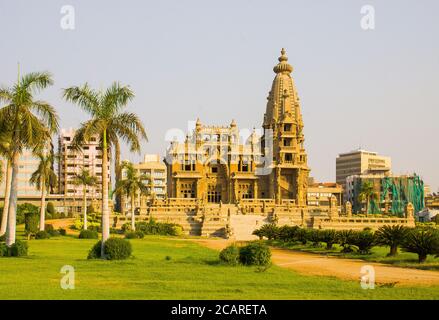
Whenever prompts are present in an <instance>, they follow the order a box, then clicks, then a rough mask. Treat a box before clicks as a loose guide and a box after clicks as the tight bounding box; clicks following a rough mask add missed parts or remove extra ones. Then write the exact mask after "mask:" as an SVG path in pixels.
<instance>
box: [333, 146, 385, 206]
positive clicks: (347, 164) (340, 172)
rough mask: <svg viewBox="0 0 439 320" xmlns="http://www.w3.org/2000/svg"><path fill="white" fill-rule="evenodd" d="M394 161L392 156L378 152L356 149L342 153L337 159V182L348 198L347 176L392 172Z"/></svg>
mask: <svg viewBox="0 0 439 320" xmlns="http://www.w3.org/2000/svg"><path fill="white" fill-rule="evenodd" d="M391 168H392V162H391V159H390V157H386V156H380V155H378V154H377V153H376V152H371V151H366V150H361V149H359V150H355V151H351V152H348V153H341V154H339V156H338V157H337V159H336V160H335V176H336V182H337V183H338V184H340V185H341V186H342V187H343V190H345V192H344V199H346V178H347V177H349V176H352V175H361V174H381V175H383V174H384V175H386V174H390V171H391Z"/></svg>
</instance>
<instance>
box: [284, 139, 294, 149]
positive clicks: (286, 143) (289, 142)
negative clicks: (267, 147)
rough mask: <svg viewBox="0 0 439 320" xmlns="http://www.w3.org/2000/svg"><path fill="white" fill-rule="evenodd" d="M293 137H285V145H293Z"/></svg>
mask: <svg viewBox="0 0 439 320" xmlns="http://www.w3.org/2000/svg"><path fill="white" fill-rule="evenodd" d="M291 141H292V139H291V138H285V139H284V147H291Z"/></svg>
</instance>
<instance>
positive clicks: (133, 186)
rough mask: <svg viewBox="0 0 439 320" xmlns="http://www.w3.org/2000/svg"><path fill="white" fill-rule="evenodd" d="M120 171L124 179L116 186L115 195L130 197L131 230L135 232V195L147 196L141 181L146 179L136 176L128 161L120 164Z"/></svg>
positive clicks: (135, 171) (145, 188)
mask: <svg viewBox="0 0 439 320" xmlns="http://www.w3.org/2000/svg"><path fill="white" fill-rule="evenodd" d="M122 170H123V172H124V176H125V178H124V179H122V180H119V181H118V182H117V184H116V194H120V193H122V192H123V193H125V194H127V195H129V196H130V200H131V230H133V231H134V230H136V217H135V206H134V201H135V198H136V194H137V193H138V192H139V193H140V194H141V195H142V194H147V192H148V190H147V187H146V186H145V184H144V183H143V180H145V179H146V177H145V176H144V175H139V174H137V170H136V169H135V168H134V166H133V164H132V163H131V162H128V161H124V162H123V163H122Z"/></svg>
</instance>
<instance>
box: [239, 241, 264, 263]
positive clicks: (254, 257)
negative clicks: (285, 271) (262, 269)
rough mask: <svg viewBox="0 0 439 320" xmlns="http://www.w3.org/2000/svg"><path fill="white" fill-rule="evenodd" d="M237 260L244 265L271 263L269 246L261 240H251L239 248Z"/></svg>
mask: <svg viewBox="0 0 439 320" xmlns="http://www.w3.org/2000/svg"><path fill="white" fill-rule="evenodd" d="M239 261H240V262H241V263H242V264H245V265H257V266H267V265H269V264H270V263H271V252H270V248H269V247H268V246H267V245H265V244H264V243H262V242H252V243H250V244H248V245H246V246H244V247H242V248H240V250H239Z"/></svg>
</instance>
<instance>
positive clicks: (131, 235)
mask: <svg viewBox="0 0 439 320" xmlns="http://www.w3.org/2000/svg"><path fill="white" fill-rule="evenodd" d="M144 237H145V234H144V233H143V232H142V231H128V232H126V233H125V239H143V238H144Z"/></svg>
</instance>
